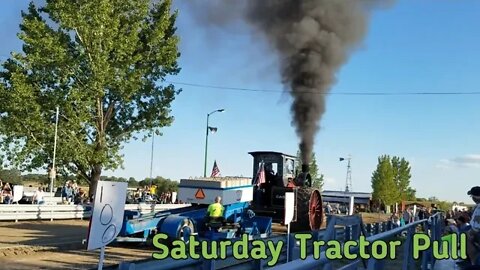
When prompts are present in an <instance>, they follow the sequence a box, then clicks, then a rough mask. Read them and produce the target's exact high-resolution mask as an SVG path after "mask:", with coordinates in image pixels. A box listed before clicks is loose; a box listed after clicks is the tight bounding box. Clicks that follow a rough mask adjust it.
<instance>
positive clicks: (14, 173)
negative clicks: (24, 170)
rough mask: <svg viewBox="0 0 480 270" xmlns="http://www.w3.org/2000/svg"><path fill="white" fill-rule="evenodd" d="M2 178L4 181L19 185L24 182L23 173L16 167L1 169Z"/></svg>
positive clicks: (0, 176)
mask: <svg viewBox="0 0 480 270" xmlns="http://www.w3.org/2000/svg"><path fill="white" fill-rule="evenodd" d="M0 179H1V180H2V181H3V183H10V184H17V185H18V184H21V183H22V174H21V173H20V171H19V170H16V169H10V170H0Z"/></svg>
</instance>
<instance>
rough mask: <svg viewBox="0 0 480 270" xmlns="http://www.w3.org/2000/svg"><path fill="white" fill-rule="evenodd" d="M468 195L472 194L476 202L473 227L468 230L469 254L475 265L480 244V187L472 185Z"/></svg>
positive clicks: (472, 220)
mask: <svg viewBox="0 0 480 270" xmlns="http://www.w3.org/2000/svg"><path fill="white" fill-rule="evenodd" d="M467 195H470V196H471V197H472V200H473V201H474V202H475V204H476V206H475V208H474V210H473V214H472V218H471V222H470V225H471V229H470V230H469V231H468V232H467V254H468V257H469V258H470V261H471V262H472V264H473V265H475V262H476V261H477V258H478V255H479V249H478V247H479V246H480V187H479V186H476V187H472V188H471V189H470V191H468V192H467Z"/></svg>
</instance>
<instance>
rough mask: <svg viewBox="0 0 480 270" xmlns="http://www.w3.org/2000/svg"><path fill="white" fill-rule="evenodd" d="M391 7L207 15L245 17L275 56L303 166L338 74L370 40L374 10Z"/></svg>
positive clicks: (369, 2) (274, 5)
mask: <svg viewBox="0 0 480 270" xmlns="http://www.w3.org/2000/svg"><path fill="white" fill-rule="evenodd" d="M205 2H206V1H203V3H205ZM239 2H240V3H239ZM242 2H243V3H242ZM389 2H391V1H390V0H388V1H386V0H247V1H233V0H230V1H229V0H223V1H221V6H217V8H219V9H215V8H213V9H212V7H206V9H208V10H210V11H211V10H215V11H216V12H217V14H226V13H225V12H223V11H228V12H229V13H230V14H231V13H232V11H240V12H243V13H244V14H243V15H244V19H245V20H246V21H247V22H248V23H249V24H250V25H251V26H253V28H254V29H255V30H256V31H257V32H258V33H259V34H261V35H262V36H263V37H264V38H266V40H267V41H268V42H269V44H270V45H271V47H272V48H273V49H274V50H275V51H276V53H277V55H278V56H279V60H280V63H281V66H280V72H281V75H282V80H283V81H282V83H283V84H284V86H285V88H286V89H287V91H289V92H290V94H291V96H292V97H293V103H292V106H291V112H292V118H293V119H292V124H293V125H294V126H295V128H296V133H297V135H298V136H299V138H300V150H301V152H302V160H303V162H304V163H310V157H311V154H312V151H313V146H314V144H315V134H316V133H317V132H318V130H319V123H320V121H321V118H322V116H323V114H324V113H325V110H326V107H325V98H326V95H325V94H327V93H328V92H329V91H330V88H331V87H332V85H334V84H335V83H336V72H337V71H338V70H339V68H340V67H341V66H342V65H343V64H344V63H345V62H346V61H347V60H348V56H349V54H350V53H351V51H352V50H353V49H355V47H356V46H357V45H358V43H360V42H361V40H362V38H363V37H364V36H365V33H366V30H367V22H368V15H369V14H368V13H369V10H370V8H372V7H373V6H376V5H377V4H385V3H386V4H389ZM213 3H215V1H214V2H213ZM218 3H219V2H216V4H218ZM242 4H244V5H245V6H241V5H242ZM204 7H205V6H204ZM210 14H213V13H210ZM207 20H209V22H210V23H213V24H214V23H215V22H218V21H219V20H218V17H217V16H211V17H209V18H208V19H207Z"/></svg>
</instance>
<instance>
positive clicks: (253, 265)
mask: <svg viewBox="0 0 480 270" xmlns="http://www.w3.org/2000/svg"><path fill="white" fill-rule="evenodd" d="M324 233H325V230H320V231H318V232H308V233H302V234H310V235H312V236H313V238H312V239H315V238H317V237H322V236H323V235H324ZM294 235H296V234H291V237H292V239H294V238H293V237H294ZM336 235H337V237H338V238H339V239H342V240H343V239H344V237H345V229H344V228H337V229H336ZM259 240H263V241H272V242H273V243H274V244H277V243H278V242H279V241H282V242H283V243H286V242H287V236H286V235H277V236H271V237H268V238H263V239H259ZM236 241H240V240H232V244H233V243H235V242H236ZM306 242H307V244H306V246H307V249H311V248H313V243H312V241H311V240H307V241H306ZM290 243H291V247H290V248H291V249H295V250H297V252H299V251H298V249H299V248H298V244H297V242H296V240H292V241H291V242H290ZM252 248H253V244H252V242H251V241H250V242H249V243H248V250H251V249H252ZM290 252H292V250H290ZM266 256H267V258H271V254H270V252H269V251H267V253H266ZM286 260H287V246H286V244H284V245H283V246H282V250H281V252H280V256H279V258H278V264H282V263H285V262H286ZM268 261H269V259H266V260H255V259H252V258H249V259H243V260H237V259H236V258H234V257H233V249H232V248H231V247H229V248H228V249H227V252H226V258H225V259H221V258H219V259H213V260H202V259H192V258H188V259H185V260H175V259H173V258H169V259H164V260H144V261H137V262H122V263H120V264H119V265H117V266H112V267H107V268H105V267H104V269H105V270H108V269H110V270H139V269H141V270H168V269H175V270H193V269H197V270H198V269H204V270H207V269H210V270H213V269H235V270H238V269H263V268H265V269H266V268H268V267H269V266H268Z"/></svg>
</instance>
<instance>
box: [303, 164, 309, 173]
mask: <svg viewBox="0 0 480 270" xmlns="http://www.w3.org/2000/svg"><path fill="white" fill-rule="evenodd" d="M308 171H310V168H309V166H308V164H302V172H303V173H308Z"/></svg>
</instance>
